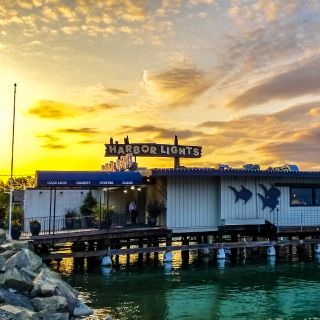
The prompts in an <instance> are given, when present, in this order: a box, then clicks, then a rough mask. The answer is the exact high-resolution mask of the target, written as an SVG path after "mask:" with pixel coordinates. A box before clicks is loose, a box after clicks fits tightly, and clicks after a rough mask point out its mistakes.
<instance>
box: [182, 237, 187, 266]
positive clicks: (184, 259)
mask: <svg viewBox="0 0 320 320" xmlns="http://www.w3.org/2000/svg"><path fill="white" fill-rule="evenodd" d="M181 243H182V245H183V246H188V245H189V239H188V237H186V236H183V237H182V240H181ZM181 259H182V264H188V263H189V250H185V251H181Z"/></svg>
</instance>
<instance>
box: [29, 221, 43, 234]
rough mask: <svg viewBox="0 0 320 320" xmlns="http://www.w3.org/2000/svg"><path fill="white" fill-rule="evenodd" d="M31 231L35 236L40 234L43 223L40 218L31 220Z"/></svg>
mask: <svg viewBox="0 0 320 320" xmlns="http://www.w3.org/2000/svg"><path fill="white" fill-rule="evenodd" d="M29 226H30V232H31V234H32V235H33V236H38V235H39V233H40V230H41V224H40V222H39V221H38V220H31V221H30V222H29Z"/></svg>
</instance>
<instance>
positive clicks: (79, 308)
mask: <svg viewBox="0 0 320 320" xmlns="http://www.w3.org/2000/svg"><path fill="white" fill-rule="evenodd" d="M91 314H93V311H92V309H91V308H89V307H88V306H87V305H86V304H84V303H82V302H81V301H80V300H78V302H77V304H76V305H75V307H74V310H73V315H74V316H75V317H87V316H90V315H91Z"/></svg>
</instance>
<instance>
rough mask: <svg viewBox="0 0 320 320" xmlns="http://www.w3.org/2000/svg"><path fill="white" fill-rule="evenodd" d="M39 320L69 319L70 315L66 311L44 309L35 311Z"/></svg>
mask: <svg viewBox="0 0 320 320" xmlns="http://www.w3.org/2000/svg"><path fill="white" fill-rule="evenodd" d="M37 316H38V319H39V320H48V319H50V320H69V318H70V315H69V313H68V312H63V313H50V312H46V311H40V312H38V313H37ZM0 319H1V318H0Z"/></svg>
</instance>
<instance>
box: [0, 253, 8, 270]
mask: <svg viewBox="0 0 320 320" xmlns="http://www.w3.org/2000/svg"><path fill="white" fill-rule="evenodd" d="M6 260H7V259H6V258H5V257H4V256H2V255H0V270H1V269H2V268H3V266H4V264H5V262H6Z"/></svg>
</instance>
